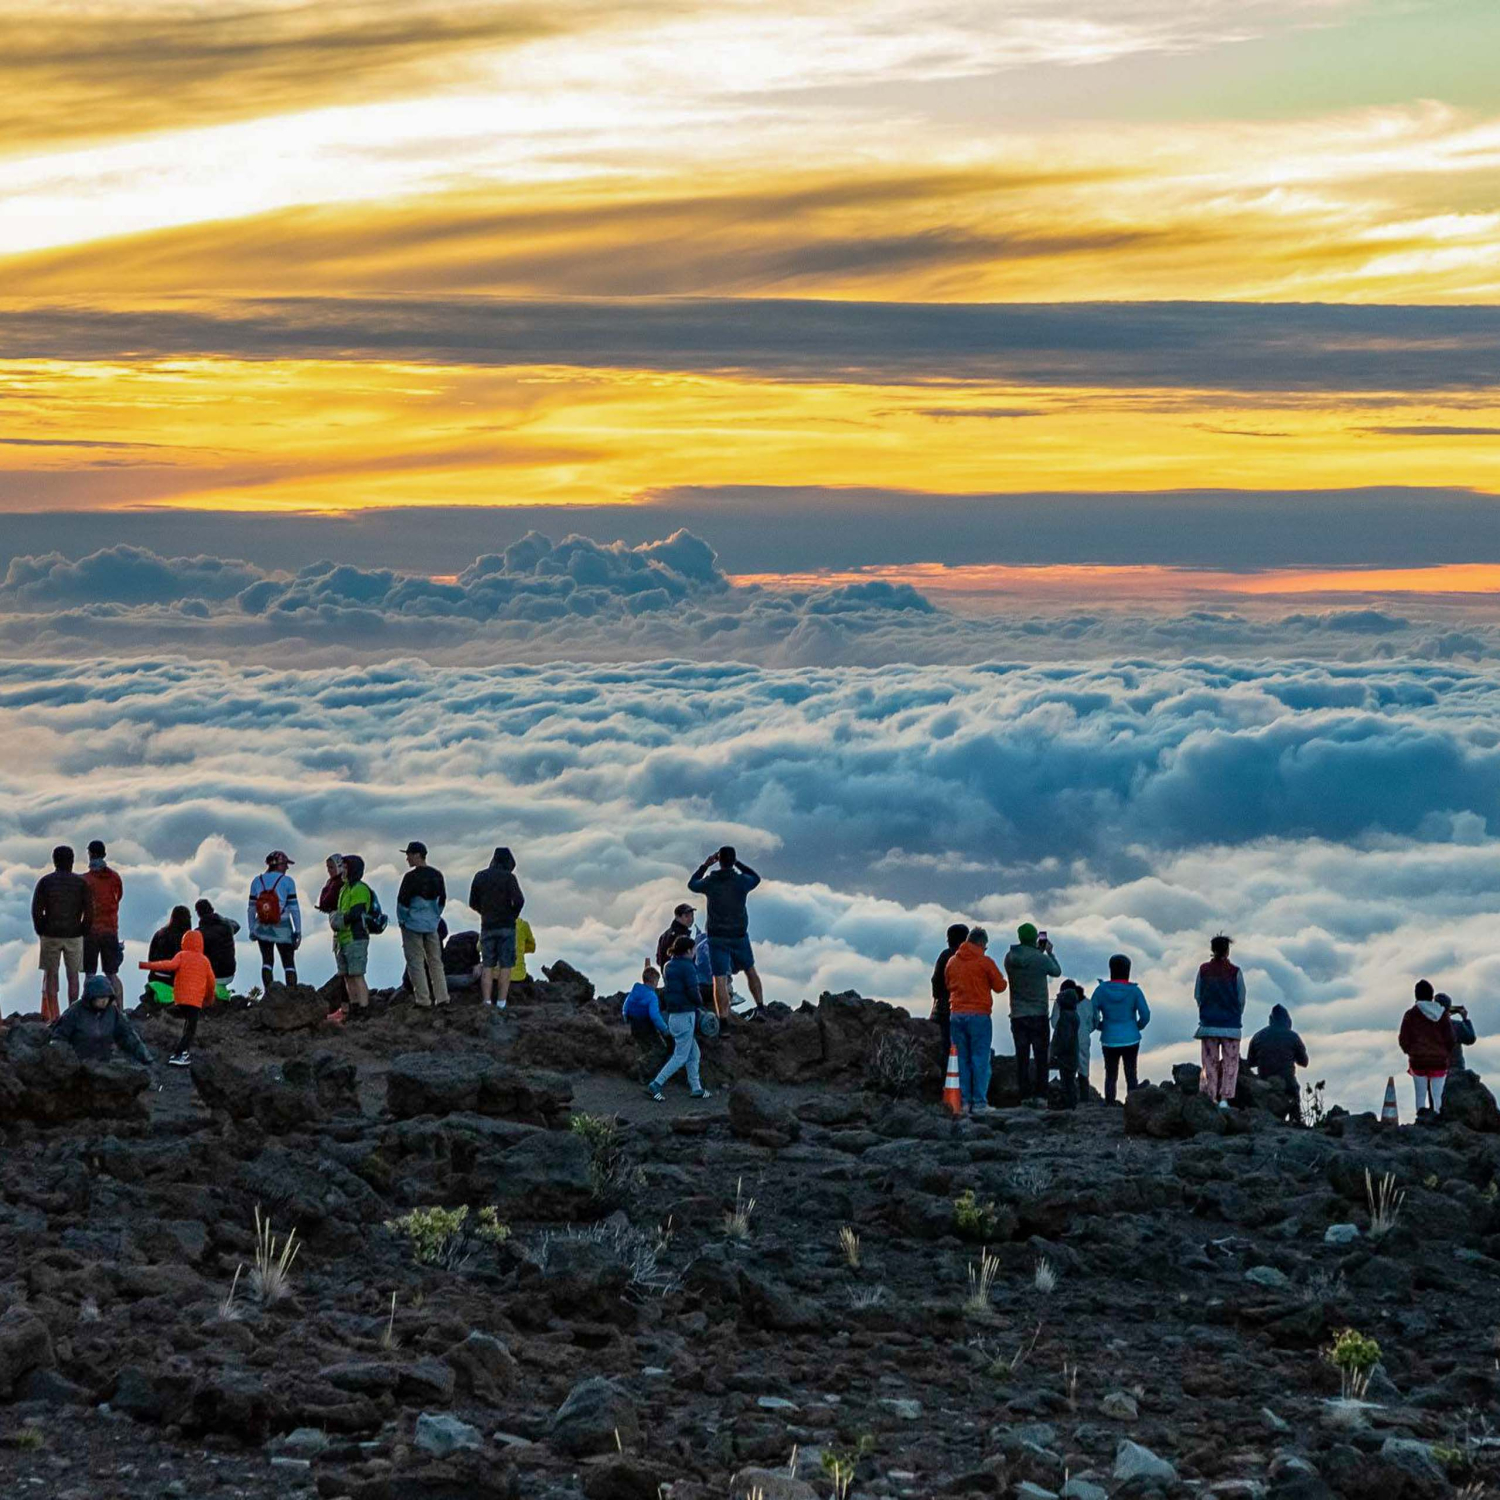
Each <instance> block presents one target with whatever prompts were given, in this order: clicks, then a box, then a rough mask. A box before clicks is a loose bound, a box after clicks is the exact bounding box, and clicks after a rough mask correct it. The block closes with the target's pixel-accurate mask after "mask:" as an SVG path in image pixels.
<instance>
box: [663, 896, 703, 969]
mask: <svg viewBox="0 0 1500 1500" xmlns="http://www.w3.org/2000/svg"><path fill="white" fill-rule="evenodd" d="M693 917H694V911H693V908H692V907H691V906H689V905H688V904H687V902H686V901H684V902H683V903H682V905H681V906H678V907H674V908H673V910H672V925H671V926H670V927H668V928H667V930H666V931H665V932H664V933H662V935H661V936H660V937H659V938H657V940H656V968H657V971H658V972H660V971H661V970H662V969H664V968H666V966H667V960H668V959H669V958H671V956H672V947H673V944H675V943H676V941H677V939H678V938H683V937H685V938H692V939H693V940H694V942H695V943H696V941H697V937H698V934H697V933H695V932H694V931H693Z"/></svg>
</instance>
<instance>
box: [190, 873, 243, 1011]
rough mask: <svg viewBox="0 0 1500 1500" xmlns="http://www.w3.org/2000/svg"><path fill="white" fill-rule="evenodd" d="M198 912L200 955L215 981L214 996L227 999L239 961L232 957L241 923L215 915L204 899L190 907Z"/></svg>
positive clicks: (209, 904)
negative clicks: (208, 964)
mask: <svg viewBox="0 0 1500 1500" xmlns="http://www.w3.org/2000/svg"><path fill="white" fill-rule="evenodd" d="M193 910H194V911H195V912H197V913H198V931H199V932H201V933H202V934H203V956H204V958H206V959H207V960H208V961H209V963H210V964H211V965H212V966H213V971H214V978H215V980H217V981H218V989H217V996H218V998H219V999H220V1000H228V999H229V997H230V996H229V981H230V980H231V979H233V978H234V975H235V970H236V969H237V968H238V967H239V961H238V959H237V958H236V957H235V952H234V939H235V934H236V933H238V932H239V930H240V924H239V923H238V922H236V921H235V920H234V918H233V917H226V916H224V915H222V914H221V913H219V912H216V911H215V910H214V907H213V902H211V901H209V900H208V899H207V898H206V897H203V898H201V899H199V900H198V901H196V902H195V903H194V904H193Z"/></svg>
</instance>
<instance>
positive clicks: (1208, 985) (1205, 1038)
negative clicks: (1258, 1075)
mask: <svg viewBox="0 0 1500 1500" xmlns="http://www.w3.org/2000/svg"><path fill="white" fill-rule="evenodd" d="M1233 941H1234V940H1233V939H1232V938H1228V937H1225V936H1224V934H1223V933H1222V932H1221V933H1220V934H1219V935H1218V936H1217V937H1215V938H1213V939H1211V940H1210V942H1209V945H1208V951H1209V953H1210V954H1211V955H1212V957H1211V958H1210V959H1209V961H1208V962H1207V963H1206V964H1203V965H1201V966H1200V967H1199V969H1198V978H1197V980H1196V981H1195V982H1194V984H1193V999H1194V1000H1196V1001H1197V1002H1198V1029H1197V1031H1195V1032H1194V1033H1193V1035H1194V1036H1196V1037H1197V1038H1198V1041H1199V1043H1200V1044H1201V1045H1200V1048H1199V1057H1200V1059H1201V1062H1202V1066H1201V1068H1200V1070H1199V1074H1198V1091H1199V1093H1201V1094H1206V1095H1207V1096H1208V1098H1209V1099H1210V1100H1211V1101H1212V1102H1213V1103H1214V1104H1217V1105H1218V1106H1219V1108H1220V1109H1228V1108H1229V1101H1230V1100H1231V1099H1233V1098H1234V1095H1235V1090H1236V1089H1238V1088H1239V1084H1240V1032H1241V1029H1242V1026H1243V1023H1244V1019H1245V976H1244V974H1243V973H1241V971H1240V969H1239V968H1238V966H1236V965H1235V964H1232V963H1230V961H1229V948H1230V944H1231V943H1232V942H1233Z"/></svg>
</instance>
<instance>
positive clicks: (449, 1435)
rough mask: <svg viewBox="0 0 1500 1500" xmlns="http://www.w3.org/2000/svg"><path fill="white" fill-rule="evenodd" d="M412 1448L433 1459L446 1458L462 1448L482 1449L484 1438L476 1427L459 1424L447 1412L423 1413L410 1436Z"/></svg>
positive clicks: (464, 1423)
mask: <svg viewBox="0 0 1500 1500" xmlns="http://www.w3.org/2000/svg"><path fill="white" fill-rule="evenodd" d="M412 1447H414V1448H416V1449H417V1450H419V1451H420V1452H422V1453H430V1454H432V1455H433V1457H434V1458H446V1457H447V1456H448V1455H449V1454H450V1453H457V1452H459V1450H460V1449H463V1448H482V1447H484V1438H483V1437H482V1436H481V1435H480V1432H479V1429H478V1428H477V1427H471V1426H469V1424H468V1423H467V1422H460V1421H459V1419H458V1418H457V1417H455V1416H452V1415H450V1414H449V1413H448V1412H430V1411H424V1412H423V1413H422V1415H421V1416H419V1417H418V1418H417V1429H416V1432H415V1433H414V1434H413V1436H412Z"/></svg>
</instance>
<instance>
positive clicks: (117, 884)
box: [83, 839, 125, 1010]
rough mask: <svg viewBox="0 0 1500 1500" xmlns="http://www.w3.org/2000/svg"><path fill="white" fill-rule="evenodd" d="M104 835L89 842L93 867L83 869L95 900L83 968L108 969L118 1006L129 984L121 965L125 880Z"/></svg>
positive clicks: (91, 970)
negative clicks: (110, 861) (114, 866)
mask: <svg viewBox="0 0 1500 1500" xmlns="http://www.w3.org/2000/svg"><path fill="white" fill-rule="evenodd" d="M104 855H105V849H104V840H103V839H94V840H92V841H91V842H90V844H89V867H88V869H87V870H85V871H84V872H83V883H84V884H85V885H86V886H88V888H89V896H90V897H91V898H92V901H93V916H92V917H91V918H90V919H89V930H88V931H87V932H86V933H84V935H83V972H84V973H85V974H97V973H98V972H99V971H100V969H101V968H102V969H103V970H104V975H105V977H106V978H107V979H108V980H109V987H110V989H112V990H113V991H114V992H115V1009H116V1010H123V1009H124V1006H125V985H124V983H123V982H122V981H121V979H120V965H121V963H122V962H123V961H124V958H125V949H124V948H123V946H121V943H120V899H121V897H122V896H124V894H125V884H124V882H123V881H122V880H121V879H120V876H119V872H118V871H116V870H112V869H110V867H109V865H108V864H107V863H106V862H105V858H104Z"/></svg>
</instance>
